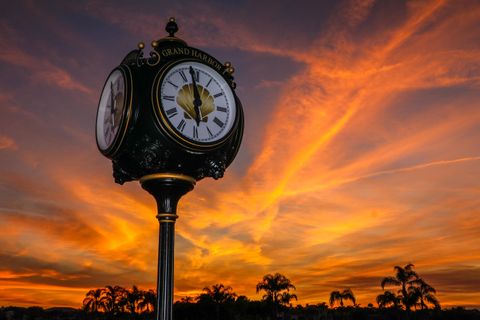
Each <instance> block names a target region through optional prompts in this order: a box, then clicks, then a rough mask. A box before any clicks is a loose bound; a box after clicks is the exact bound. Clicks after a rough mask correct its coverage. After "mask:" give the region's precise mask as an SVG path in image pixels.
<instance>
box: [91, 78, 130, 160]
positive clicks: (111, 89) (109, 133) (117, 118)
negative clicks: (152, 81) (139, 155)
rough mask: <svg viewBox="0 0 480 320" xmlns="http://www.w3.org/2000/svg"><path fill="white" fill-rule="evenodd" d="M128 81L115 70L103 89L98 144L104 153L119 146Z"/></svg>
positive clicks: (98, 117)
mask: <svg viewBox="0 0 480 320" xmlns="http://www.w3.org/2000/svg"><path fill="white" fill-rule="evenodd" d="M125 85H126V79H125V75H124V73H123V72H122V71H121V70H120V69H116V70H114V71H113V72H112V73H111V74H110V76H109V77H108V79H107V81H106V82H105V86H104V87H103V91H102V94H101V96H100V102H99V105H98V111H97V128H96V136H97V144H98V147H99V149H100V150H101V151H102V152H106V151H108V150H111V149H112V147H114V145H116V144H118V143H117V142H118V137H119V136H120V133H121V131H122V130H121V128H122V125H123V123H124V117H125V113H126V112H125V111H126V105H127V101H126V100H127V99H126V90H125Z"/></svg>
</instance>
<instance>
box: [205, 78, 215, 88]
mask: <svg viewBox="0 0 480 320" xmlns="http://www.w3.org/2000/svg"><path fill="white" fill-rule="evenodd" d="M212 80H213V78H210V80H209V81H208V83H207V85H206V87H207V88H208V86H209V85H210V82H212Z"/></svg>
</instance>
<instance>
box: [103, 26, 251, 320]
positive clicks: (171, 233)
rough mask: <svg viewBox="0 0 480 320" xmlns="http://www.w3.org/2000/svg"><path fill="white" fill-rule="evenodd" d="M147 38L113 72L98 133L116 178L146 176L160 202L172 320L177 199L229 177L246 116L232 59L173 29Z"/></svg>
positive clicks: (163, 275)
mask: <svg viewBox="0 0 480 320" xmlns="http://www.w3.org/2000/svg"><path fill="white" fill-rule="evenodd" d="M165 30H166V31H167V33H168V36H166V37H164V38H162V39H159V40H155V41H152V51H151V52H150V53H149V57H144V52H143V50H144V48H145V45H144V44H143V43H139V44H138V49H135V50H132V51H131V52H130V53H128V54H127V55H126V56H125V58H124V59H123V61H122V62H121V63H120V65H119V66H118V67H116V68H114V69H113V71H112V72H111V73H110V75H109V76H108V77H107V80H106V82H105V85H104V87H103V91H102V93H101V96H100V102H99V106H98V111H97V120H96V139H97V147H98V149H99V150H100V152H101V153H102V154H103V155H104V156H106V157H107V158H109V159H111V160H112V165H113V176H114V179H115V182H116V183H118V184H123V183H125V182H128V181H135V180H137V181H140V184H141V186H142V188H143V189H145V190H146V191H147V192H149V193H150V194H151V195H152V196H153V197H154V198H155V200H156V203H157V216H156V217H157V219H158V221H159V228H160V230H159V246H158V273H157V304H156V311H157V316H156V318H157V320H171V319H172V306H173V291H174V282H173V280H174V277H173V274H174V242H175V222H176V219H177V217H178V216H177V205H178V202H179V200H180V198H181V197H182V196H183V195H185V194H186V193H188V192H189V191H191V190H193V188H194V186H195V185H196V183H197V181H199V180H201V179H203V178H207V177H211V178H214V179H219V178H221V177H223V175H224V172H225V170H226V168H227V167H228V166H229V165H230V164H231V163H232V161H233V160H234V158H235V156H236V154H237V152H238V150H239V148H240V144H241V141H242V137H243V127H244V117H243V108H242V104H241V102H240V99H239V98H238V97H237V95H236V93H235V87H236V84H235V82H234V78H233V73H234V68H233V67H232V65H231V63H230V62H226V63H224V64H222V63H220V62H219V61H218V60H217V59H216V58H214V57H213V56H211V55H209V54H207V53H206V52H203V51H201V50H200V49H197V48H194V47H190V46H188V45H187V43H186V42H185V41H183V40H181V39H179V38H177V37H176V36H175V33H176V32H177V31H178V26H177V24H176V22H175V19H174V18H170V19H169V21H168V23H167V25H166V28H165Z"/></svg>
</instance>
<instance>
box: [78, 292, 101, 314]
mask: <svg viewBox="0 0 480 320" xmlns="http://www.w3.org/2000/svg"><path fill="white" fill-rule="evenodd" d="M102 290H103V289H92V290H90V291H88V292H87V294H86V295H85V299H83V308H84V310H85V311H86V312H91V313H92V314H93V315H94V316H95V315H96V314H97V313H98V311H100V309H101V308H102V303H101V297H102Z"/></svg>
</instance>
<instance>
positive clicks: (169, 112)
mask: <svg viewBox="0 0 480 320" xmlns="http://www.w3.org/2000/svg"><path fill="white" fill-rule="evenodd" d="M165 113H166V114H167V116H168V117H169V118H172V117H175V116H176V115H177V113H178V112H177V108H172V109H168V110H166V111H165Z"/></svg>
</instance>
